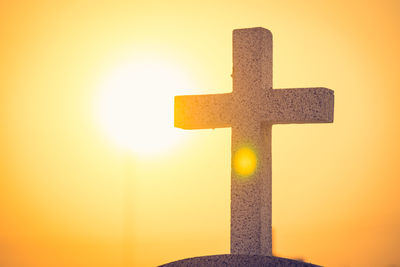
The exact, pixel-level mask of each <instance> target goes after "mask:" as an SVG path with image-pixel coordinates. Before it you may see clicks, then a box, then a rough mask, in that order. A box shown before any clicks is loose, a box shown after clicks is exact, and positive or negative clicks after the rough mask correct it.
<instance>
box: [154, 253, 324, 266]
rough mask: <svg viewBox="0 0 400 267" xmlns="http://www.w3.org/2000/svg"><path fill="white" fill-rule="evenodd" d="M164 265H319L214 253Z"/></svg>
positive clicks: (266, 257) (256, 256) (265, 257)
mask: <svg viewBox="0 0 400 267" xmlns="http://www.w3.org/2000/svg"><path fill="white" fill-rule="evenodd" d="M161 266H164V267H193V266H210V267H213V266H215V267H222V266H229V267H317V266H318V265H314V264H310V263H306V262H302V261H296V260H290V259H284V258H278V257H273V256H258V255H232V254H226V255H213V256H204V257H196V258H188V259H184V260H179V261H174V262H171V263H167V264H164V265H161Z"/></svg>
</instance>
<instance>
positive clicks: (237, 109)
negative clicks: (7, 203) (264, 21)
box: [175, 28, 334, 256]
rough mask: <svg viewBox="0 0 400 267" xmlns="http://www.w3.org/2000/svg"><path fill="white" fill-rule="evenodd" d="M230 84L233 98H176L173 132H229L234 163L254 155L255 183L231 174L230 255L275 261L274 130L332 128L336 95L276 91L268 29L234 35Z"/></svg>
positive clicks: (315, 90) (311, 90)
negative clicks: (246, 151)
mask: <svg viewBox="0 0 400 267" xmlns="http://www.w3.org/2000/svg"><path fill="white" fill-rule="evenodd" d="M232 78H233V90H232V93H228V94H213V95H191V96H176V97H175V127H179V128H183V129H205V128H219V127H231V128H232V148H231V151H232V159H233V157H234V155H235V152H236V151H238V149H240V148H241V147H243V146H246V147H249V148H251V149H252V150H254V152H255V154H256V156H257V168H256V169H255V171H254V173H253V174H252V175H251V177H246V178H245V179H244V177H241V176H240V175H239V174H237V173H236V172H235V171H234V168H233V166H232V168H231V169H232V172H231V253H232V254H244V255H265V256H271V255H272V244H271V242H272V236H271V235H272V229H271V129H272V125H273V124H279V123H328V122H332V121H333V106H334V94H333V91H332V90H330V89H327V88H299V89H276V90H273V89H272V34H271V32H270V31H268V30H267V29H264V28H250V29H238V30H234V31H233V73H232ZM232 164H233V160H232Z"/></svg>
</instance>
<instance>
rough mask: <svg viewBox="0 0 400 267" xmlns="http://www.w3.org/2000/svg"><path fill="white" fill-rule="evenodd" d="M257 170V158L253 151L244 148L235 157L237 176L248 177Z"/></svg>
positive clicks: (234, 165) (234, 164)
mask: <svg viewBox="0 0 400 267" xmlns="http://www.w3.org/2000/svg"><path fill="white" fill-rule="evenodd" d="M256 168H257V156H256V153H255V152H254V150H253V149H251V148H249V147H242V148H240V149H238V150H237V151H236V152H235V154H234V156H233V169H234V170H235V172H236V173H237V174H239V175H240V176H243V177H248V176H250V175H252V174H253V173H254V171H255V170H256Z"/></svg>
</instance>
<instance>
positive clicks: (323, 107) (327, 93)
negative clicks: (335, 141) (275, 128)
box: [265, 87, 334, 124]
mask: <svg viewBox="0 0 400 267" xmlns="http://www.w3.org/2000/svg"><path fill="white" fill-rule="evenodd" d="M333 105H334V94H333V91H332V90H330V89H328V88H322V87H320V88H296V89H276V90H272V92H271V95H270V97H269V98H268V101H267V108H266V114H265V117H266V118H267V120H268V121H271V122H272V123H273V124H286V123H324V122H325V123H327V122H333Z"/></svg>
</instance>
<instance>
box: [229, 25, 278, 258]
mask: <svg viewBox="0 0 400 267" xmlns="http://www.w3.org/2000/svg"><path fill="white" fill-rule="evenodd" d="M232 76H233V92H232V95H233V103H234V104H233V106H232V114H233V118H235V120H232V123H231V127H232V144H231V146H232V150H231V151H232V155H231V157H232V161H231V162H232V163H231V164H232V166H231V167H232V168H231V172H232V175H231V253H232V254H247V255H272V247H271V239H272V238H271V124H270V123H262V121H261V120H260V110H262V109H261V107H260V106H261V105H263V104H264V103H263V101H262V100H263V99H265V93H266V92H267V91H268V90H272V35H271V33H270V32H269V31H268V30H266V29H263V28H253V29H243V30H234V31H233V75H232ZM243 147H247V148H248V149H251V150H252V151H253V152H254V153H255V155H256V169H255V171H254V173H253V174H251V175H250V176H248V177H243V176H242V175H241V174H239V173H237V171H235V166H234V164H235V163H234V157H235V155H236V153H238V151H239V150H240V149H241V148H243Z"/></svg>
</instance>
